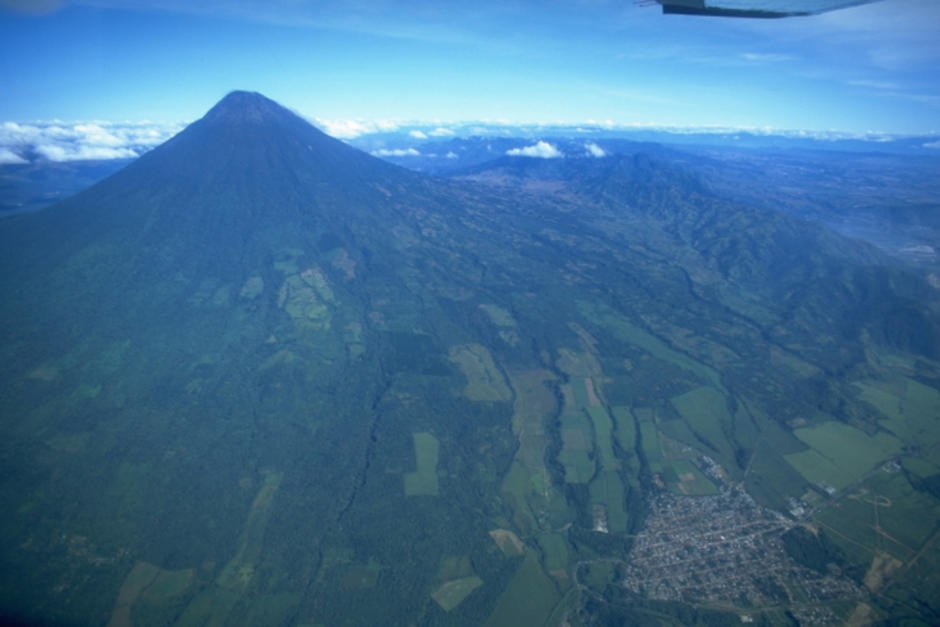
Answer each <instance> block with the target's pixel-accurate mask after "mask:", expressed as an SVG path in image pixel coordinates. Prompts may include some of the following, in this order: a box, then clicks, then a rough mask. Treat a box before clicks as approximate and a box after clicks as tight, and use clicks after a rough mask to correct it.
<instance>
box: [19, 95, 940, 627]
mask: <svg viewBox="0 0 940 627" xmlns="http://www.w3.org/2000/svg"><path fill="white" fill-rule="evenodd" d="M461 141H463V143H462V144H461V143H460V142H459V141H458V140H454V143H450V144H446V146H450V147H451V148H453V149H454V150H456V149H459V148H460V146H463V147H465V148H466V151H467V152H469V151H471V150H478V151H482V149H483V148H484V146H483V143H484V142H486V143H487V145H489V146H490V147H492V146H494V145H496V146H497V148H496V150H497V151H502V154H498V155H495V157H496V158H495V159H486V160H482V159H481V160H480V161H478V162H477V163H473V164H465V167H464V168H463V169H462V170H461V171H460V172H459V175H457V176H453V177H450V178H442V177H439V176H433V175H429V174H423V173H420V172H416V171H414V170H410V169H405V168H402V167H399V166H397V165H394V164H392V163H389V162H387V161H384V160H381V159H378V158H376V157H374V156H370V155H369V154H366V153H364V152H361V151H359V150H357V149H356V148H353V147H351V146H349V145H347V144H345V143H343V142H340V141H338V140H336V139H333V138H331V137H329V136H327V135H325V134H324V133H322V132H321V131H319V130H317V129H316V128H314V127H313V126H311V125H310V124H309V123H307V122H306V121H305V120H303V119H302V118H300V117H299V116H297V115H295V114H294V113H292V112H291V111H289V110H287V109H285V108H283V107H282V106H280V105H278V104H277V103H274V102H272V101H270V100H268V99H267V98H265V97H263V96H261V95H260V94H256V93H248V92H233V93H231V94H229V95H228V96H226V97H225V98H224V99H223V100H222V101H220V102H219V103H218V104H216V105H215V106H214V107H213V108H212V109H211V110H210V111H209V112H208V113H207V114H206V115H205V116H204V117H203V118H202V119H200V120H198V121H196V122H194V123H193V124H191V125H190V126H188V127H187V128H186V129H185V130H183V131H182V132H180V133H179V134H178V135H176V136H174V137H173V138H172V139H170V140H169V141H167V142H166V143H165V144H163V145H161V146H159V147H157V148H155V149H153V150H152V151H150V152H148V153H146V154H145V155H143V156H142V157H140V158H139V159H137V160H135V161H133V162H132V163H130V164H129V165H127V166H126V167H124V168H122V169H121V170H119V171H117V172H115V173H113V174H111V175H110V176H108V177H106V178H104V179H103V180H101V181H100V182H98V183H96V184H94V185H92V186H91V187H89V188H87V189H85V190H84V191H82V192H80V193H78V194H76V195H74V196H72V197H70V198H68V199H66V200H64V201H62V202H59V203H57V204H55V205H53V206H51V207H49V208H47V209H44V210H41V211H35V212H30V213H21V214H19V215H15V216H11V217H7V218H4V219H2V220H0V269H2V271H0V282H2V291H3V294H4V298H3V299H2V301H0V338H2V340H0V351H2V352H0V356H2V359H0V390H2V391H3V393H2V394H0V417H2V419H0V436H2V437H0V442H2V445H0V469H2V474H0V477H2V479H0V507H2V509H3V511H5V512H8V514H7V515H5V516H4V517H0V533H2V537H3V538H4V540H5V542H4V543H3V544H2V545H0V564H2V568H0V613H2V615H3V617H4V619H5V620H8V621H19V622H25V623H35V622H39V623H48V624H61V623H65V624H69V623H76V624H96V623H97V624H102V623H108V624H112V625H130V624H133V625H157V624H160V625H165V624H182V625H196V624H199V625H204V624H235V623H247V624H474V625H475V624H488V625H528V624H532V625H544V624H551V625H555V624H570V625H579V624H597V623H598V622H601V621H608V622H610V623H611V624H623V623H629V624H654V623H655V624H697V623H702V622H717V623H725V622H727V623H739V622H740V621H741V620H742V616H747V617H748V618H749V619H751V620H754V621H755V622H757V623H758V624H785V623H792V622H793V621H797V622H806V621H810V620H823V619H825V620H833V621H846V620H849V619H850V618H851V617H853V616H855V617H857V616H861V615H862V614H864V616H865V617H867V619H868V620H874V621H877V620H888V619H891V620H911V621H922V622H925V623H929V622H931V621H934V620H935V619H936V618H937V616H938V612H940V607H938V605H937V598H938V597H937V595H936V594H934V592H935V591H936V589H937V588H936V587H937V585H940V584H938V579H937V575H936V573H937V572H940V571H938V567H940V548H938V547H940V544H938V543H937V542H935V539H936V535H937V529H936V524H935V521H936V520H937V517H936V513H937V512H938V511H940V500H938V497H940V493H938V491H937V489H936V486H937V484H938V482H940V453H938V451H940V425H938V424H937V422H938V416H940V392H938V388H940V384H938V381H940V379H938V377H940V292H938V289H937V287H936V281H934V279H932V275H931V274H930V270H929V268H924V267H915V266H909V265H905V264H902V263H900V262H898V261H897V260H896V259H895V258H893V257H891V256H889V255H887V254H886V253H884V252H882V251H881V250H879V249H877V248H875V247H874V246H871V245H868V244H865V243H861V242H859V241H857V240H853V239H849V238H847V237H844V236H842V235H839V234H838V233H836V232H835V231H833V230H831V229H830V228H829V227H827V226H825V225H824V224H821V223H820V222H819V221H809V220H806V219H805V218H806V217H813V216H807V215H805V214H801V213H800V212H799V211H798V210H797V209H798V208H797V207H795V206H787V207H780V208H778V207H774V206H770V204H764V203H759V202H755V200H754V199H755V195H756V192H755V185H756V183H755V182H754V181H755V180H756V179H752V180H750V181H744V180H742V184H741V185H740V186H738V187H737V188H734V186H733V185H731V183H730V181H731V178H730V177H731V174H729V173H730V172H743V171H745V170H746V168H745V165H742V163H740V162H739V163H737V164H736V165H734V166H733V167H729V169H727V170H723V169H722V167H721V163H720V161H719V160H718V158H716V157H715V156H714V155H711V156H701V155H700V159H699V158H697V157H695V156H692V157H690V156H689V155H688V154H687V153H683V154H678V153H676V152H674V151H673V150H670V149H666V148H662V147H660V146H656V145H650V144H646V143H632V144H629V145H628V144H627V143H625V142H622V143H620V144H617V146H618V149H617V150H616V151H615V150H613V149H611V151H610V152H611V153H612V154H611V155H610V156H607V150H606V149H604V148H603V146H600V148H601V149H602V150H603V152H604V153H605V155H604V156H583V157H581V158H564V159H563V158H554V159H538V158H532V157H525V156H517V157H513V156H510V155H507V154H506V151H508V150H512V149H513V148H518V147H520V146H519V143H518V142H517V143H515V144H510V143H508V142H509V140H507V141H506V142H503V143H499V142H498V141H497V140H495V139H487V140H479V139H477V140H461ZM525 145H527V144H523V147H524V146H525ZM581 146H582V148H583V142H582V143H581ZM560 147H561V148H564V147H563V146H560ZM503 148H505V150H503ZM487 152H490V151H489V149H487ZM588 152H590V151H588ZM614 153H616V154H614ZM444 154H445V156H446V153H444ZM734 168H739V169H738V170H735V169H734ZM720 172H725V174H724V175H722V176H725V178H720V177H718V176H717V174H716V173H720ZM713 175H714V176H713ZM791 191H792V190H791ZM787 193H789V192H787V191H786V190H784V189H782V188H781V190H780V191H775V192H774V194H775V195H772V196H769V197H770V198H775V199H780V198H792V196H787V195H786V194H787ZM931 202H933V201H932V200H931ZM781 209H784V210H781ZM816 217H817V218H818V216H816ZM932 281H933V282H932ZM695 512H700V513H701V512H711V514H709V516H707V517H704V518H703V517H702V516H697V515H696V514H695ZM715 512H721V514H720V516H719V515H718V514H716V513H715ZM706 518H707V521H706V520H705V519H706ZM670 520H672V521H680V520H682V521H685V522H684V523H682V525H680V526H679V527H675V525H673V528H670V527H669V521H670ZM664 525H665V526H664ZM657 529H670V531H669V533H667V534H665V535H663V536H662V537H660V536H656V537H653V536H652V535H651V534H655V533H659V532H658V531H656V530H657ZM651 538H652V539H651ZM716 538H720V539H716ZM726 538H730V539H726ZM650 547H652V548H650ZM754 551H757V552H758V553H759V556H758V557H755V555H754ZM755 561H760V562H761V563H762V564H763V566H764V567H762V568H760V569H756V568H749V567H745V566H744V565H745V564H747V563H752V562H755ZM677 563H679V564H685V566H683V567H682V568H676V566H675V564H677ZM638 564H641V565H642V570H643V572H644V573H648V574H649V575H648V577H649V578H648V580H647V581H646V583H644V584H643V585H642V586H640V585H639V584H635V581H634V580H635V577H634V575H633V574H632V573H633V570H631V568H637V567H638V566H637V565H638ZM631 565H632V566H631ZM654 575H655V578H654Z"/></svg>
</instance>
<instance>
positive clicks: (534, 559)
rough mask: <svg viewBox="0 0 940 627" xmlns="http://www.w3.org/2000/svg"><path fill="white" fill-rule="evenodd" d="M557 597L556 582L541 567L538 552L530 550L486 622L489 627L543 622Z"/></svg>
mask: <svg viewBox="0 0 940 627" xmlns="http://www.w3.org/2000/svg"><path fill="white" fill-rule="evenodd" d="M558 600H559V596H558V592H557V591H556V589H555V584H554V583H552V580H551V579H550V578H549V577H548V575H546V574H545V571H543V570H542V565H541V564H539V558H538V554H537V553H536V552H535V551H533V550H532V549H528V550H526V555H525V559H524V560H523V562H522V564H521V565H520V566H519V569H518V570H517V571H516V574H515V575H514V576H513V578H512V580H511V581H510V582H509V585H508V586H506V589H505V590H504V591H503V594H502V596H500V597H499V601H497V603H496V608H495V609H494V610H493V613H492V614H491V615H490V617H489V618H488V619H487V621H486V623H485V624H486V625H487V627H519V626H520V625H542V624H544V622H545V620H546V619H547V618H548V616H549V614H551V612H552V609H553V608H554V607H555V605H556V604H557V603H558Z"/></svg>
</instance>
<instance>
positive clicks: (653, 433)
mask: <svg viewBox="0 0 940 627" xmlns="http://www.w3.org/2000/svg"><path fill="white" fill-rule="evenodd" d="M640 438H641V439H640V442H641V443H642V445H643V455H645V456H646V461H647V463H649V465H650V467H654V466H655V467H656V468H661V466H662V460H663V452H662V449H661V448H660V446H659V432H658V431H657V430H656V425H655V424H653V423H652V422H641V423H640Z"/></svg>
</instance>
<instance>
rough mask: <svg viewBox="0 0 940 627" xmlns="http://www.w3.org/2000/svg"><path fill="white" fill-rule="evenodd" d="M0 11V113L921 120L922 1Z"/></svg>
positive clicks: (95, 4) (114, 2)
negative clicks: (699, 8)
mask: <svg viewBox="0 0 940 627" xmlns="http://www.w3.org/2000/svg"><path fill="white" fill-rule="evenodd" d="M24 5H25V6H28V7H30V8H31V11H30V13H31V14H25V13H23V12H22V11H16V10H11V9H10V7H11V6H17V7H23V6H24ZM196 5H198V7H197V6H196ZM0 6H5V7H7V8H6V9H0V121H17V122H24V121H29V120H49V119H54V118H56V119H61V120H105V121H112V122H116V121H127V120H130V121H139V120H143V119H147V120H154V121H159V122H180V121H189V120H193V119H196V118H198V117H199V116H201V115H202V114H203V113H204V112H205V111H206V110H207V109H208V108H209V107H211V106H212V104H213V103H214V102H215V101H217V100H218V99H219V98H221V97H222V96H223V95H224V94H225V93H226V92H228V91H229V90H231V89H236V88H237V89H250V90H255V91H260V92H262V93H264V94H265V95H267V96H269V97H271V98H274V99H275V100H278V101H280V102H282V103H283V104H285V105H287V106H289V107H291V108H293V109H294V110H296V111H298V112H300V113H302V114H304V115H307V116H309V117H316V118H319V119H321V120H325V121H337V120H350V119H359V120H367V121H368V120H386V119H392V120H440V121H442V122H447V121H461V120H481V119H483V120H506V121H509V122H546V123H555V122H562V123H581V122H586V121H589V120H594V121H607V120H610V121H612V122H614V123H617V124H660V125H672V126H686V125H689V126H698V125H722V126H743V127H764V126H770V127H775V128H781V129H813V130H825V129H836V130H842V131H855V132H864V131H882V132H888V133H903V134H916V133H928V132H936V131H940V2H937V1H936V0H883V1H881V2H876V3H873V4H867V5H863V6H858V7H853V8H849V9H844V10H841V11H835V12H831V13H826V14H823V15H819V16H812V17H805V18H790V19H785V20H740V19H722V18H701V17H684V16H663V15H661V14H660V12H659V9H658V7H656V6H652V7H641V6H637V5H636V4H635V3H634V0H620V1H613V0H580V1H578V0H573V1H569V2H561V1H553V0H544V1H539V2H524V1H518V0H517V1H513V0H506V1H502V2H490V1H489V0H477V1H473V2H466V1H465V2H460V3H456V2H448V1H447V0H443V1H436V2H432V1H427V2H425V1H422V0H412V1H404V2H402V1H385V0H345V1H342V2H334V1H332V0H324V1H316V2H304V1H303V0H268V1H266V2H254V1H247V0H242V1H235V2H233V1H226V2H221V1H218V0H203V1H201V2H198V3H197V2H192V1H191V0H163V1H159V2H158V1H157V0H133V1H131V0H80V1H74V2H55V1H54V0H39V1H38V2H25V1H24V0H0Z"/></svg>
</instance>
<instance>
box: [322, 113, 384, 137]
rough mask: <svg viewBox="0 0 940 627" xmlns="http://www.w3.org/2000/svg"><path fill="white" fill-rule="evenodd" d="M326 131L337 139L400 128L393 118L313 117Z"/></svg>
mask: <svg viewBox="0 0 940 627" xmlns="http://www.w3.org/2000/svg"><path fill="white" fill-rule="evenodd" d="M313 121H314V122H315V123H316V124H317V126H319V127H320V128H321V129H322V130H323V132H324V133H326V134H327V135H331V136H332V137H336V138H337V139H355V138H356V137H359V136H360V135H371V134H373V133H384V132H389V131H394V130H397V129H398V126H399V124H398V122H394V121H392V120H362V119H358V120H324V119H322V118H316V117H315V118H313Z"/></svg>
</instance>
